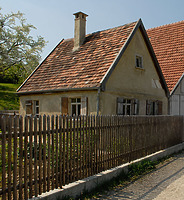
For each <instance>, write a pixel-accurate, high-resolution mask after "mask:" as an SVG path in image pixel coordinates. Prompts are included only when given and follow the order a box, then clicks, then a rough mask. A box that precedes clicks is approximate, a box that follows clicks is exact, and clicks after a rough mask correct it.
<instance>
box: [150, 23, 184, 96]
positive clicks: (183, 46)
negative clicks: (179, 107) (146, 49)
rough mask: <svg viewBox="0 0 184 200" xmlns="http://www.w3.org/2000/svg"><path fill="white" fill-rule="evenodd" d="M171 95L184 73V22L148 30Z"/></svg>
mask: <svg viewBox="0 0 184 200" xmlns="http://www.w3.org/2000/svg"><path fill="white" fill-rule="evenodd" d="M147 33H148V36H149V38H150V41H151V44H152V46H153V49H154V52H155V54H156V57H157V60H158V62H159V65H160V67H161V69H162V73H163V75H164V78H165V80H166V83H167V86H168V89H169V91H170V93H171V92H172V90H173V89H174V86H175V85H176V84H177V82H178V80H179V79H180V77H181V76H182V74H183V73H184V21H181V22H177V23H173V24H168V25H164V26H160V27H157V28H152V29H149V30H147Z"/></svg>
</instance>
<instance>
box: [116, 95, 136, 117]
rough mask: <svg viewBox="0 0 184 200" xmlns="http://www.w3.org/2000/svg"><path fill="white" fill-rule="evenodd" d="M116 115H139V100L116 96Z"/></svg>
mask: <svg viewBox="0 0 184 200" xmlns="http://www.w3.org/2000/svg"><path fill="white" fill-rule="evenodd" d="M128 110H129V113H128ZM117 115H123V116H130V115H139V100H138V99H132V98H121V97H117Z"/></svg>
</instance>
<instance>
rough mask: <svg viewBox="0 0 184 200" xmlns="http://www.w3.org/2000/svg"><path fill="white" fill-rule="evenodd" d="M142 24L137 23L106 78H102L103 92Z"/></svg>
mask: <svg viewBox="0 0 184 200" xmlns="http://www.w3.org/2000/svg"><path fill="white" fill-rule="evenodd" d="M141 23H142V21H141V19H139V20H138V21H137V23H136V24H135V26H134V28H133V30H132V32H131V33H130V35H129V36H128V38H127V40H126V42H125V43H124V45H123V46H122V48H121V49H120V51H119V53H118V55H117V56H116V58H115V59H114V61H113V63H112V64H111V66H110V67H109V69H108V71H107V72H106V74H105V75H104V77H103V78H102V80H101V81H100V84H101V88H102V90H105V84H106V82H107V80H108V79H109V77H110V75H111V74H112V72H113V70H114V69H115V67H116V65H117V64H118V62H119V60H120V58H121V57H122V55H123V53H124V52H125V50H126V48H127V47H128V45H129V43H130V41H131V39H132V38H133V36H134V34H135V32H136V30H137V29H138V28H139V26H140V24H141Z"/></svg>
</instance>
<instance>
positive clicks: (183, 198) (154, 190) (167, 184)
mask: <svg viewBox="0 0 184 200" xmlns="http://www.w3.org/2000/svg"><path fill="white" fill-rule="evenodd" d="M98 199H137V200H141V199H144V200H145V199H147V200H148V199H149V200H150V199H154V200H184V151H183V152H182V153H180V154H178V155H175V156H173V157H171V158H169V159H168V160H166V161H164V162H163V163H160V164H159V165H158V166H157V168H156V169H155V170H154V171H152V172H150V173H148V174H147V175H144V176H142V177H140V178H139V179H137V180H136V181H134V182H133V183H129V184H128V185H126V186H124V187H120V188H116V189H115V190H113V191H110V192H107V194H105V195H102V196H101V197H99V198H98Z"/></svg>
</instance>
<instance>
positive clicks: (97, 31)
mask: <svg viewBox="0 0 184 200" xmlns="http://www.w3.org/2000/svg"><path fill="white" fill-rule="evenodd" d="M138 21H139V20H137V21H134V22H130V23H127V24H123V25H119V26H116V27H113V28H107V29H104V30H100V31H95V32H92V33H88V34H87V35H86V36H90V35H93V34H95V33H100V32H104V31H108V30H111V29H112V30H113V29H117V28H120V27H123V26H126V25H130V24H133V23H137V22H138Z"/></svg>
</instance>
